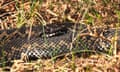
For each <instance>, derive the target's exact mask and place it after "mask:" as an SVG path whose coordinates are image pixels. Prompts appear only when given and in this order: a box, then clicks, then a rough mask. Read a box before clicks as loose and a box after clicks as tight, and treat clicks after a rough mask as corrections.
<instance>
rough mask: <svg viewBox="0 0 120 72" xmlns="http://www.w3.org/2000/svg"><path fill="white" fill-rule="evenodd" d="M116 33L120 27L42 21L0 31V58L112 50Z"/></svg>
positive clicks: (41, 56)
mask: <svg viewBox="0 0 120 72" xmlns="http://www.w3.org/2000/svg"><path fill="white" fill-rule="evenodd" d="M115 33H117V36H118V38H119V35H120V31H119V28H118V29H117V30H116V29H112V28H108V27H105V28H103V27H101V28H99V27H98V28H97V27H90V26H87V25H85V24H79V23H77V24H76V23H53V24H47V25H46V26H43V25H42V24H41V25H34V26H32V27H26V26H22V27H21V28H19V29H17V28H13V29H7V30H0V59H1V60H2V59H3V60H4V61H10V60H14V59H20V58H21V57H22V56H23V55H25V56H27V57H28V58H29V59H34V58H41V59H42V58H51V57H54V56H58V55H61V54H66V53H69V52H71V51H81V50H91V51H94V52H103V53H109V52H110V51H111V50H113V49H114V48H113V47H112V45H113V43H112V38H113V37H114V35H115ZM117 43H119V40H117ZM117 47H119V44H118V46H117Z"/></svg>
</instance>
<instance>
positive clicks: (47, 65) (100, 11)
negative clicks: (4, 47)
mask: <svg viewBox="0 0 120 72" xmlns="http://www.w3.org/2000/svg"><path fill="white" fill-rule="evenodd" d="M14 1H15V2H14V3H15V6H13V7H15V8H16V14H17V15H16V19H17V20H16V23H11V24H10V26H15V27H17V28H20V27H21V26H22V25H24V24H26V25H29V26H30V29H29V36H28V40H29V39H30V36H31V30H32V26H33V25H35V24H42V25H43V31H44V25H46V24H49V23H55V22H75V23H85V24H87V25H90V26H92V27H96V26H97V27H99V26H108V27H110V28H116V34H115V36H114V37H113V40H112V42H113V45H111V48H110V50H109V53H108V55H111V53H112V52H113V53H114V55H113V56H110V57H107V58H106V56H105V55H102V56H101V55H95V56H93V57H92V56H90V57H88V58H82V57H80V58H76V56H75V55H74V52H71V54H72V59H70V58H68V57H65V58H63V59H61V60H57V61H56V62H55V61H54V57H53V59H50V60H47V61H44V60H38V61H36V62H32V63H24V62H20V63H18V64H16V65H14V66H15V67H14V66H13V67H12V68H11V69H12V70H13V69H14V68H15V69H16V68H18V71H19V70H22V71H26V72H27V70H28V71H31V70H34V71H36V72H37V71H38V72H39V71H48V72H50V71H51V72H52V71H55V72H66V71H70V72H79V71H81V72H82V71H85V72H93V71H97V72H98V71H102V72H105V71H108V72H109V71H110V70H111V71H110V72H116V69H117V67H118V68H119V67H120V66H119V64H120V58H119V57H118V56H119V55H117V52H118V51H117V47H116V40H117V39H116V38H117V30H118V29H119V27H120V24H119V22H120V11H119V5H118V4H119V3H118V2H119V0H116V1H115V2H112V0H96V1H95V0H63V1H61V0H59V1H56V0H46V1H43V0H29V1H26V2H25V1H24V0H21V1H19V0H14ZM9 5H10V4H9ZM4 7H5V5H4ZM0 8H1V7H0ZM7 21H8V20H7V18H6V19H5V20H3V22H6V23H7ZM13 24H14V25H13ZM2 25H3V26H2ZM1 26H2V27H4V23H1ZM44 35H45V34H44ZM73 37H74V34H73ZM45 41H46V39H45ZM46 42H47V41H46ZM78 42H79V41H78ZM83 45H84V44H83ZM84 46H85V45H84ZM76 47H77V45H76ZM71 48H72V46H71ZM85 49H86V50H85V52H89V50H87V46H85ZM112 49H113V50H112ZM78 52H82V51H78ZM111 57H112V58H111ZM101 61H102V62H105V63H104V64H102V62H101ZM17 65H19V66H17ZM108 65H109V66H108ZM103 66H104V67H103ZM29 68H31V69H29ZM118 70H119V69H118Z"/></svg>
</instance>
